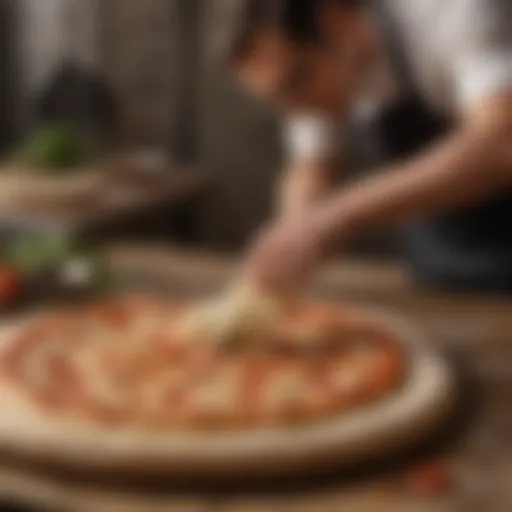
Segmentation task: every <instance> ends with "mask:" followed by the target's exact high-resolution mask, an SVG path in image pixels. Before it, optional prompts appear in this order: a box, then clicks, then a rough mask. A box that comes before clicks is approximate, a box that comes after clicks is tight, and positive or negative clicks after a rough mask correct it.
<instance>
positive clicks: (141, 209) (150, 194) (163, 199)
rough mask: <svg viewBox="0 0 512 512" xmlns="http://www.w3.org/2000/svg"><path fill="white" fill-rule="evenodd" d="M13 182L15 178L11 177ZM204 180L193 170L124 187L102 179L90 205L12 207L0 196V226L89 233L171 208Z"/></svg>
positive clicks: (4, 176)
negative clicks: (103, 182) (163, 207)
mask: <svg viewBox="0 0 512 512" xmlns="http://www.w3.org/2000/svg"><path fill="white" fill-rule="evenodd" d="M14 179H15V177H14ZM12 180H13V176H12V173H10V174H9V173H8V172H6V171H3V172H0V187H1V186H2V183H3V182H4V181H5V182H6V183H7V182H9V181H10V182H12ZM207 183H208V179H207V177H206V176H204V175H203V174H201V173H198V172H197V171H194V170H189V169H183V170H179V171H174V172H173V171H169V172H168V173H167V174H165V175H163V177H162V176H158V177H156V178H155V179H154V182H153V183H152V182H151V181H150V180H146V182H145V183H144V184H138V183H132V184H130V183H126V182H123V180H122V179H121V178H120V179H119V182H116V181H114V180H112V179H108V178H107V179H106V180H105V184H104V186H100V189H101V192H100V193H99V194H98V197H96V198H95V200H94V201H90V200H88V201H85V202H83V203H80V202H78V204H65V203H63V204H61V205H58V206H53V207H52V205H47V206H45V207H42V206H37V207H29V206H28V205H22V204H16V203H15V202H13V201H12V200H11V198H10V197H9V196H8V195H6V194H5V193H4V194H1V195H0V225H1V226H2V228H3V229H5V228H14V229H41V230H50V231H58V232H71V233H83V232H85V233H89V232H91V231H94V230H96V229H101V228H102V227H103V226H105V225H109V224H111V223H113V222H114V223H117V222H122V221H123V219H131V218H133V217H137V216H138V215H141V214H143V215H145V214H147V213H148V212H149V211H158V210H159V209H161V208H162V206H165V207H167V208H170V207H172V205H173V204H179V203H181V202H183V201H186V200H187V199H190V198H191V197H193V196H194V195H195V194H197V193H198V192H199V191H201V190H202V189H203V188H204V187H205V186H206V185H207Z"/></svg>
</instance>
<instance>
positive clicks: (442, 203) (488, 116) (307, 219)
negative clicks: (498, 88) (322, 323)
mask: <svg viewBox="0 0 512 512" xmlns="http://www.w3.org/2000/svg"><path fill="white" fill-rule="evenodd" d="M511 141H512V92H509V93H503V94H499V95H493V96H492V97H490V98H489V100H488V101H485V103H481V104H480V106H478V107H476V108H475V109H473V110H472V111H471V113H470V114H469V115H468V118H467V120H466V121H465V122H464V123H463V124H462V126H461V127H460V128H459V129H458V130H457V131H456V132H455V133H453V134H452V135H451V136H449V137H447V138H446V139H445V140H444V141H442V142H441V143H440V144H438V145H437V146H435V147H432V148H430V149H429V150H427V151H426V152H425V153H424V154H423V155H421V156H419V157H417V158H414V159H412V160H408V161H406V162H404V163H402V164H401V165H398V166H396V167H394V168H392V169H388V170H385V171H384V172H382V173H381V174H380V175H377V176H374V177H372V178H368V179H366V180H364V181H361V182H359V183H356V184H354V185H352V186H349V187H347V188H345V189H344V190H341V191H339V192H337V193H334V194H332V196H331V197H329V198H327V199H326V200H324V201H321V202H320V203H319V204H317V205H315V206H313V207H311V208H309V209H307V211H304V212H303V214H302V215H299V216H298V217H296V218H291V219H284V220H283V219H281V220H280V221H278V222H277V223H275V224H273V225H271V226H270V227H269V228H268V229H266V230H264V231H263V233H262V234H261V236H260V237H258V238H257V239H256V242H255V244H254V245H253V247H252V249H251V251H250V252H249V257H248V259H247V263H246V265H245V269H244V274H245V278H246V279H247V280H248V281H249V282H250V283H252V284H253V285H255V286H256V287H259V288H261V289H265V290H272V291H273V292H274V293H277V292H282V291H285V290H290V289H293V288H296V287H298V286H300V285H301V283H303V282H304V281H305V280H306V279H307V278H308V277H309V276H310V274H311V273H312V272H314V270H315V268H317V266H318V265H319V264H320V263H321V261H322V260H323V259H324V258H325V257H326V256H327V255H328V254H329V253H330V252H332V250H333V249H334V248H336V247H338V243H339V242H341V243H342V244H343V243H346V242H347V241H348V240H350V239H352V238H355V237H357V236H359V235H360V234H361V233H363V232H364V231H367V230H370V229H374V228H378V227H381V226H384V225H391V224H398V223H400V222H403V221H404V220H408V219H411V218H412V217H414V216H426V215H431V214H437V213H442V212H448V211H450V210H453V209H454V208H456V207H457V206H462V205H465V204H469V203H473V202H478V201H479V200H483V199H485V198H487V197H490V196H492V195H495V194H499V193H500V192H501V191H505V190H506V189H507V188H509V187H510V188H511V189H512V145H511Z"/></svg>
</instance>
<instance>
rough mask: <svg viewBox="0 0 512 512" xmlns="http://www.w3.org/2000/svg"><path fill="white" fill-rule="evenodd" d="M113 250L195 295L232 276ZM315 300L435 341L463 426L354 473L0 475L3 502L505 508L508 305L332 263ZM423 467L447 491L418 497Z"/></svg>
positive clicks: (236, 509)
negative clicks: (461, 389) (102, 477)
mask: <svg viewBox="0 0 512 512" xmlns="http://www.w3.org/2000/svg"><path fill="white" fill-rule="evenodd" d="M109 253H110V256H111V258H112V260H113V261H115V262H116V265H117V267H118V268H119V269H121V270H122V269H126V270H137V271H139V272H142V273H144V272H147V273H148V275H150V274H151V273H154V272H160V273H162V275H165V276H167V278H169V279H170V280H172V281H173V282H174V283H175V285H176V286H177V288H180V286H183V289H185V288H186V289H187V290H192V291H193V290H194V284H197V290H198V291H199V290H204V289H207V290H211V291H213V290H216V289H218V288H219V287H220V286H222V284H223V283H225V282H226V281H227V280H228V279H229V277H230V276H231V275H233V272H234V271H235V267H236V265H234V263H233V262H230V261H227V260H225V259H222V258H214V257H207V256H205V255H201V256H194V255H190V254H185V255H183V254H181V255H180V254H177V253H169V252H167V251H165V250H158V249H155V248H150V249H143V248H142V249H141V248H121V249H119V248H117V249H115V250H111V251H109ZM313 291H314V292H316V291H321V292H322V293H323V294H325V295H327V296H330V297H332V298H338V299H345V298H348V299H350V300H356V301H362V302H364V303H367V304H378V305H380V306H387V307H389V308H392V309H398V310H399V311H400V312H402V313H405V314H406V315H408V316H409V317H410V318H411V319H412V320H413V321H415V322H417V323H419V324H420V325H422V326H423V327H424V328H425V329H427V330H428V331H429V332H431V333H432V334H433V336H434V340H435V343H436V344H438V345H439V346H440V347H441V348H443V349H444V350H446V351H447V353H448V354H449V357H451V358H452V359H453V361H454V363H456V365H457V366H458V367H460V369H461V371H462V374H463V375H465V376H466V377H467V376H469V378H467V379H462V380H461V385H464V386H465V390H466V398H467V403H466V405H469V406H470V407H469V408H468V409H467V411H461V412H460V415H459V420H460V421H458V422H455V423H454V425H452V426H450V428H447V430H446V432H444V433H441V434H442V435H439V436H436V439H433V440H432V441H431V442H429V443H427V444H426V445H425V446H422V447H418V449H417V450H415V451H414V452H413V453H408V454H402V455H401V456H400V457H397V458H396V459H395V460H388V461H384V462H382V463H379V464H375V466H374V465H372V466H371V467H366V468H361V470H359V471H357V472H355V473H354V474H330V475H323V476H313V475H311V476H309V477H307V478H302V479H300V480H296V481H292V482H273V483H272V484H269V483H266V484H265V483H262V484H259V485H254V486H236V487H234V488H231V489H230V488H227V489H208V488H206V487H204V488H201V489H188V490H186V489H183V488H182V489H180V490H177V489H174V490H173V489H169V488H167V489H165V490H162V489H161V488H160V489H147V488H146V489H144V490H143V489H134V488H131V489H130V490H127V489H126V488H123V487H118V488H117V489H116V490H114V489H113V488H112V487H110V488H107V487H101V486H99V485H98V484H93V483H85V482H77V481H72V480H70V479H69V478H67V477H64V476H60V477H57V476H55V475H54V476H51V475H50V474H42V475H39V476H34V475H33V474H27V472H26V470H24V469H18V470H17V471H15V470H13V469H12V468H9V470H6V469H3V470H2V471H0V495H3V496H4V497H8V496H10V497H13V498H17V499H19V498H20V497H24V498H25V500H29V501H31V502H35V503H40V504H41V503H43V504H46V505H48V506H49V510H69V511H83V512H89V511H91V512H92V511H98V512H103V511H110V510H115V511H134V512H135V511H137V512H145V511H148V512H149V511H155V512H158V511H160V510H161V511H170V512H172V511H179V512H187V511H208V512H216V511H219V512H220V511H227V512H253V511H254V512H256V511H258V512H260V511H261V512H264V511H265V512H267V511H269V512H287V511H290V512H292V511H293V512H301V511H307V512H330V511H333V512H335V511H336V512H338V511H348V512H373V511H375V512H388V511H389V512H401V511H404V512H423V511H429V512H431V511H434V510H435V511H449V512H459V511H460V512H471V511H473V510H474V511H475V512H476V511H483V510H485V511H486V512H506V511H510V510H512V486H511V485H510V484H511V483H512V321H511V320H512V301H511V300H505V299H500V298H490V297H487V298H484V297H468V296H464V297H458V296H450V295H445V294H439V293H427V292H424V291H421V290H419V289H417V288H415V287H414V286H413V285H412V284H411V283H410V281H409V280H408V278H407V275H406V274H405V273H404V271H403V270H402V269H401V268H400V267H398V266H396V265H393V264H390V265H386V264H375V263H364V262H344V264H343V265H339V266H336V265H335V266H333V267H332V268H330V269H328V270H327V271H326V272H325V273H324V274H323V275H322V276H320V277H319V279H318V281H317V282H316V283H315V285H314V290H313ZM463 413H464V414H463ZM431 459H433V460H434V461H436V460H438V459H442V460H444V461H446V462H445V463H444V466H443V467H444V471H445V473H446V474H445V477H444V478H445V479H447V480H448V485H445V486H443V489H441V488H439V489H437V491H436V492H426V491H422V490H421V487H424V486H425V485H426V486H427V487H428V486H429V484H430V486H432V485H433V484H432V479H433V477H430V478H427V476H428V475H427V476H421V475H420V477H418V478H419V481H418V478H416V480H413V482H416V483H415V484H414V485H413V484H411V483H410V482H409V483H408V481H409V480H411V478H412V476H411V473H410V468H411V467H415V466H416V465H417V464H419V463H422V462H423V461H425V460H427V461H428V460H431ZM413 475H414V474H413ZM437 479H438V480H439V478H437ZM441 480H442V479H441ZM434 483H435V482H434ZM441 483H442V482H441ZM445 483H446V482H445ZM439 485H440V484H439V482H438V483H437V485H435V486H434V487H439Z"/></svg>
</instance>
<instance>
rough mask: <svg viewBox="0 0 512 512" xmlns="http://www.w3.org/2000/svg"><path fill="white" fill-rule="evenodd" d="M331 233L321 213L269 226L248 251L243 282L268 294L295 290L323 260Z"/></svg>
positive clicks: (306, 213) (319, 211) (325, 217)
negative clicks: (244, 280)
mask: <svg viewBox="0 0 512 512" xmlns="http://www.w3.org/2000/svg"><path fill="white" fill-rule="evenodd" d="M331 231H332V230H331V229H330V224H329V218H328V216H326V215H325V214H324V213H323V212H322V211H321V210H311V211H307V212H303V213H302V214H301V215H298V216H296V217H294V218H288V219H284V220H280V221H278V222H275V223H274V224H271V225H270V226H269V227H267V228H266V229H264V230H263V231H262V233H261V234H260V235H259V237H257V239H256V242H255V243H254V245H253V246H252V247H251V249H250V251H249V257H248V259H247V261H246V266H245V269H244V270H245V272H244V277H245V279H246V280H248V281H249V282H250V283H251V284H254V285H256V286H257V287H259V288H260V289H264V290H267V291H272V292H285V291H286V292H287V291H290V290H293V289H294V288H296V287H299V286H300V285H301V284H302V283H303V282H304V281H305V280H306V279H308V278H309V277H310V276H311V274H312V273H313V272H314V271H315V269H316V268H317V266H318V265H319V264H320V263H321V262H322V261H323V259H324V258H325V257H326V256H327V253H328V250H329V246H330V243H329V242H330V240H331V235H332V233H331Z"/></svg>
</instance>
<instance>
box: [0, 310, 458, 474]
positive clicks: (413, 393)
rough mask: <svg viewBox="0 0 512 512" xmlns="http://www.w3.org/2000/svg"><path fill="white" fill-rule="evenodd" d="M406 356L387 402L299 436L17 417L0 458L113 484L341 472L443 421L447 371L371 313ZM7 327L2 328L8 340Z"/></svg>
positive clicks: (450, 395) (5, 423) (1, 423)
mask: <svg viewBox="0 0 512 512" xmlns="http://www.w3.org/2000/svg"><path fill="white" fill-rule="evenodd" d="M374 315H375V316H378V317H379V318H380V320H381V321H382V322H383V323H384V324H386V325H387V326H388V327H389V328H391V329H392V330H393V331H394V332H395V333H396V337H397V339H398V340H400V343H401V344H402V345H403V349H404V351H405V354H406V357H407V363H408V368H407V379H406V382H405V385H404V386H402V388H401V389H399V390H398V391H397V392H396V393H395V394H394V395H392V396H390V397H389V398H387V399H385V400H382V401H380V402H376V403H374V404H372V405H369V406H366V407H361V408H360V409H358V410H355V411H353V412H351V413H348V414H343V415H340V416H339V417H333V418H332V419H330V420H329V421H324V422H321V423H316V424H314V425H309V426H303V427H300V428H282V429H278V428H272V429H260V430H255V431H236V432H229V433H207V432H205V433H200V432H198V433H193V432H166V433H144V432H141V431H135V430H122V431H121V430H112V431H104V430H101V429H98V428H95V427H93V426H84V425H73V424H72V423H67V424H63V423H62V422H61V423H56V422H54V421H52V420H50V419H48V420H44V419H41V418H40V417H33V418H31V416H30V415H29V416H27V414H26V412H23V413H22V414H21V415H17V414H16V413H15V411H13V410H10V411H9V412H8V413H7V412H6V410H5V409H4V411H3V414H2V415H1V416H0V453H3V454H4V455H6V456H10V455H14V456H17V457H21V459H23V460H26V461H30V462H31V463H33V464H40V465H43V466H45V465H48V466H49V467H52V468H57V469H60V470H65V471H68V472H76V473H77V474H83V475H86V474H89V475H91V474H92V475H95V476H98V475H104V476H108V477H113V478H120V479H129V480H131V479H135V480H136V479H139V478H143V479H159V480H162V479H163V480H168V481H171V480H182V479H183V480H186V481H190V480H191V479H199V480H201V479H208V480H212V479H214V480H228V479H231V478H240V477H261V476H265V477H266V478H268V477H269V476H271V475H275V476H280V475H295V474H303V473H308V472H311V471H317V470H325V469H328V468H329V467H333V466H335V467H342V466H347V465H351V464H354V463H355V462H359V461H361V460H364V459H367V458H373V457H376V456H380V455H384V454H389V453H391V452H393V451H394V450H396V449H402V448H403V447H404V446H405V445H407V444H409V443H413V442H415V441H419V440H420V439H421V438H422V437H423V436H425V435H426V434H427V433H429V432H430V431H431V430H432V429H433V428H435V427H436V426H438V425H439V424H440V422H442V421H443V420H445V419H446V418H447V417H448V416H449V413H450V411H451V409H452V405H453V404H454V400H455V398H456V388H455V380H454V376H453V375H452V372H451V368H450V366H449V365H448V364H447V362H446V361H445V359H444V358H443V357H442V356H441V355H440V354H438V353H437V352H436V351H435V350H434V349H433V348H432V344H431V343H429V340H428V339H426V337H425V336H424V334H423V333H421V332H420V331H419V330H417V329H416V328H415V327H414V326H411V325H409V324H408V323H407V322H406V321H404V320H403V319H402V318H400V316H397V315H392V314H389V313H381V312H375V313H374ZM13 328H15V327H13V326H10V327H5V328H4V337H5V335H10V333H12V329H13Z"/></svg>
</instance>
